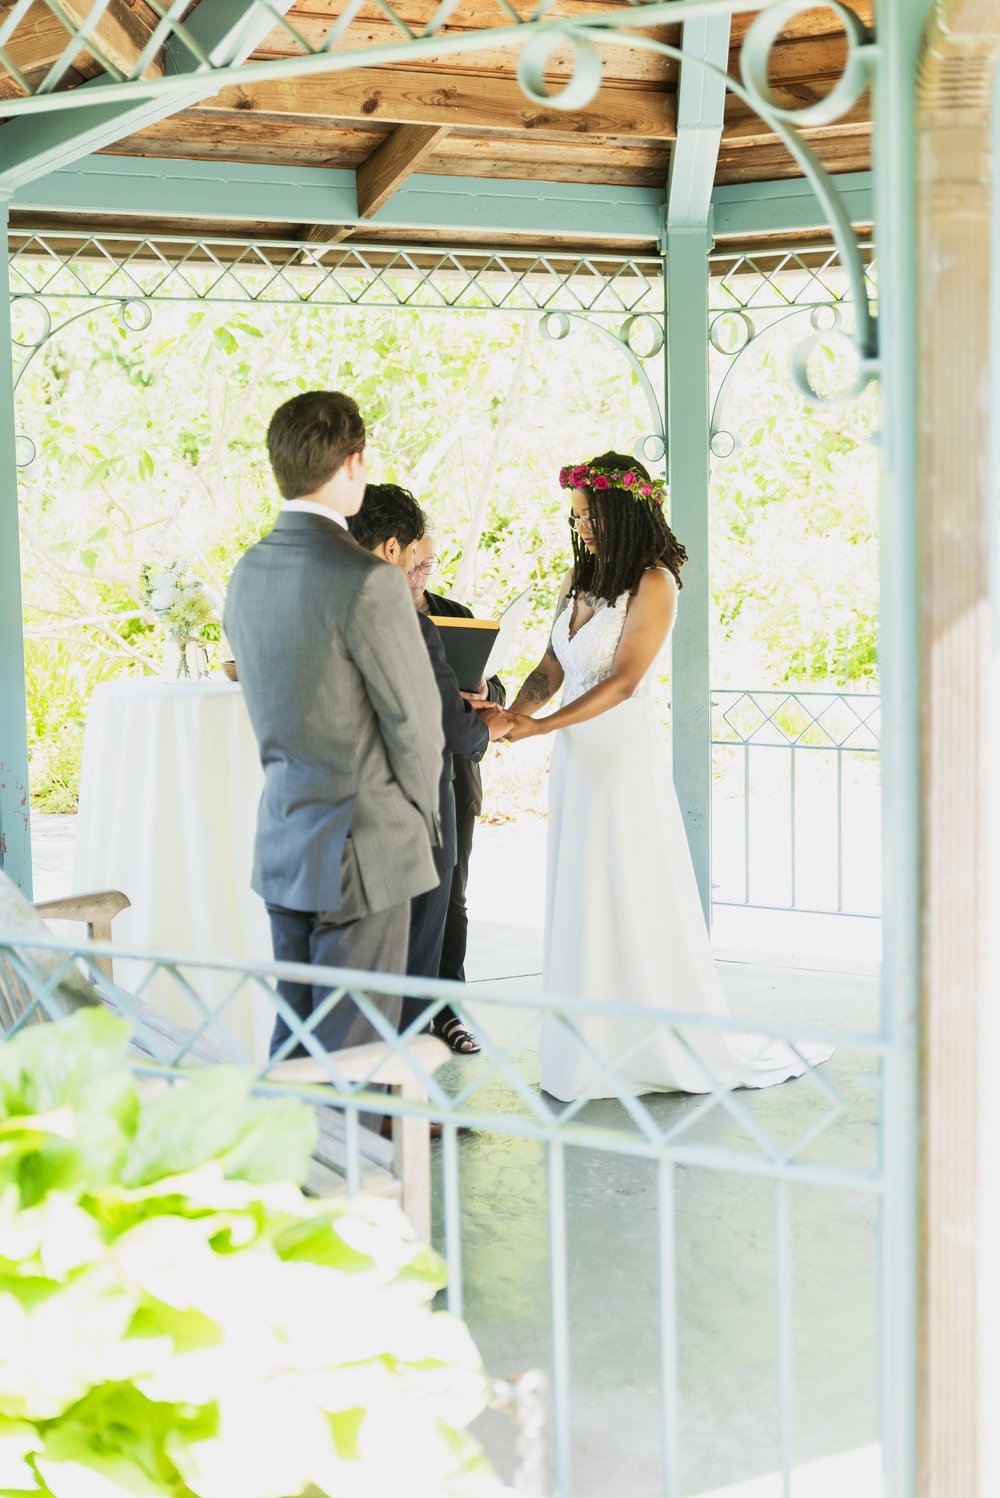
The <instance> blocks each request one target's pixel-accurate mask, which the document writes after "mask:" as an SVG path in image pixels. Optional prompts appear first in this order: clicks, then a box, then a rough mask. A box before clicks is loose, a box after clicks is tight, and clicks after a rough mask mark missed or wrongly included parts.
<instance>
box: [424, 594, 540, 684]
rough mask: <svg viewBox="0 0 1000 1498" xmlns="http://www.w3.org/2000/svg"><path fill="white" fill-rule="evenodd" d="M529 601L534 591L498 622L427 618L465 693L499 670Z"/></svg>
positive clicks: (511, 606) (512, 605) (510, 607)
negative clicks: (438, 633) (439, 633)
mask: <svg viewBox="0 0 1000 1498" xmlns="http://www.w3.org/2000/svg"><path fill="white" fill-rule="evenodd" d="M530 600H531V589H530V588H525V590H524V592H523V593H519V594H518V595H517V597H516V598H515V599H514V601H513V603H510V604H508V605H507V607H506V608H505V609H504V611H503V613H502V614H501V616H500V618H499V619H463V618H451V617H448V618H445V617H444V616H443V615H440V614H429V615H428V618H429V619H430V621H431V623H432V624H436V625H437V627H438V629H439V630H440V631H441V640H442V643H443V644H444V653H445V656H446V658H447V661H448V664H449V666H450V667H451V669H452V670H453V671H454V673H455V675H456V676H457V677H458V685H459V687H460V689H461V690H462V691H463V692H474V691H475V690H476V688H477V687H478V685H479V683H480V682H481V681H482V680H483V679H484V678H485V679H487V680H488V679H489V678H490V677H491V676H495V675H496V673H497V672H498V671H499V670H500V667H501V666H502V665H503V663H504V661H505V660H506V659H507V656H508V655H509V653H510V649H511V646H512V645H513V643H514V636H515V635H516V634H517V631H518V628H519V627H520V623H521V620H522V619H523V618H524V615H525V612H526V611H527V608H528V603H529V602H530Z"/></svg>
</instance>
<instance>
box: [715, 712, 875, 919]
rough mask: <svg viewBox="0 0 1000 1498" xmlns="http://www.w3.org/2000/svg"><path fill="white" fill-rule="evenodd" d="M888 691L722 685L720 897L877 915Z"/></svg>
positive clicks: (718, 726)
mask: <svg viewBox="0 0 1000 1498" xmlns="http://www.w3.org/2000/svg"><path fill="white" fill-rule="evenodd" d="M880 712H881V698H880V697H878V696H877V695H875V694H867V693H860V692H836V691H830V692H822V691H807V692H799V691H789V690H782V689H780V688H769V689H768V690H766V691H762V690H757V689H747V688H726V689H718V688H717V689H716V690H714V691H713V693H712V754H713V798H712V819H713V862H712V875H713V887H714V891H715V893H714V899H715V901H716V903H718V904H722V905H743V906H753V907H757V908H764V909H770V910H789V911H799V912H807V913H810V914H819V915H854V916H867V917H877V916H878V915H879V914H880V911H881V892H880V836H881V834H880V821H881V812H880V785H879V771H880V762H879V732H880Z"/></svg>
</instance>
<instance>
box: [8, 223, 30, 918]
mask: <svg viewBox="0 0 1000 1498" xmlns="http://www.w3.org/2000/svg"><path fill="white" fill-rule="evenodd" d="M0 229H2V236H3V244H2V245H0V348H4V349H9V348H10V346H11V337H10V284H9V279H8V266H7V205H6V203H3V204H2V206H0ZM15 431H16V426H15V421H14V370H13V365H12V362H11V358H10V355H9V354H7V356H6V357H5V358H4V359H2V360H0V432H2V433H3V439H2V441H0V454H2V457H0V869H2V870H3V872H4V873H5V874H6V875H7V876H8V877H9V878H10V879H13V881H14V883H15V884H18V885H20V887H21V889H22V890H23V891H24V893H25V894H26V895H27V896H28V898H29V899H30V898H31V821H30V814H29V809H28V739H27V715H26V712H25V702H24V632H23V624H22V615H21V546H20V538H19V535H18V519H17V466H16V463H15V452H14V433H15Z"/></svg>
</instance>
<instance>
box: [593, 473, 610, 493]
mask: <svg viewBox="0 0 1000 1498" xmlns="http://www.w3.org/2000/svg"><path fill="white" fill-rule="evenodd" d="M594 488H595V489H610V488H611V485H610V484H609V483H608V481H607V479H606V478H605V477H604V474H603V473H599V474H598V475H597V477H596V478H595V480H594Z"/></svg>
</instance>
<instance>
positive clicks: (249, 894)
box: [74, 678, 274, 1061]
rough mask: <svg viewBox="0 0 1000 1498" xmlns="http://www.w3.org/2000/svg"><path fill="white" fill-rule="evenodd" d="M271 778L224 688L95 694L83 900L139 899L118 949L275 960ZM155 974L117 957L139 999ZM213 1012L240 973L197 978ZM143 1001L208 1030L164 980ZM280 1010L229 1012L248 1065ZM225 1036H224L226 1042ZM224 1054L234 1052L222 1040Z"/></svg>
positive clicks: (122, 922)
mask: <svg viewBox="0 0 1000 1498" xmlns="http://www.w3.org/2000/svg"><path fill="white" fill-rule="evenodd" d="M262 786H263V774H262V771H261V768H260V760H259V757H258V754H257V742H256V740H255V738H254V735H253V730H252V729H251V727H250V720H249V718H248V716H247V710H246V705H245V703H244V701H243V693H242V691H241V690H240V688H239V686H238V685H237V684H236V683H234V682H229V681H223V680H218V681H215V680H205V681H176V682H174V681H163V680H156V679H152V678H125V679H123V680H120V681H112V682H105V683H104V684H103V685H101V686H99V687H98V688H97V690H96V691H95V692H94V695H93V698H92V700H91V704H90V710H89V712H88V714H87V727H86V734H85V737H84V746H83V770H82V775H81V780H80V810H79V820H78V827H77V845H76V867H75V871H74V883H75V887H76V890H77V891H78V892H79V893H83V892H85V891H87V890H97V889H120V890H122V891H123V892H124V893H125V894H126V895H127V896H128V898H129V899H130V900H131V902H132V905H131V908H130V909H129V910H126V911H123V912H122V914H121V915H120V916H118V917H117V919H116V921H115V927H114V935H115V940H116V941H120V942H121V943H123V944H124V945H128V946H138V947H153V948H159V949H161V950H164V949H165V950H167V951H170V952H179V953H182V954H184V955H185V956H191V957H194V958H197V957H230V958H237V959H240V960H241V961H258V960H266V959H268V958H270V956H271V940H270V928H269V925H268V919H267V912H266V910H265V909H264V905H263V902H262V901H261V900H260V899H259V897H258V896H257V895H255V894H254V893H253V891H252V890H251V888H250V871H251V866H252V861H253V839H254V832H255V829H256V824H257V803H258V801H259V799H260V793H261V789H262ZM147 970H148V969H147V967H146V965H144V964H141V963H137V962H131V961H129V962H126V961H120V962H118V963H116V964H115V979H116V981H117V982H118V983H119V984H120V985H121V986H122V987H123V988H126V989H129V990H134V989H135V988H136V987H137V986H138V984H139V982H141V980H142V977H143V976H144V974H145V973H146V971H147ZM186 975H187V976H189V979H190V981H191V982H192V986H194V987H195V988H196V990H197V992H198V993H199V994H200V995H201V997H202V998H203V999H204V1000H205V1001H206V1002H207V1003H209V1004H210V1005H213V1006H214V1005H215V1004H218V1003H221V1001H222V999H223V998H224V997H225V995H226V994H227V993H228V992H229V991H230V989H231V988H232V986H233V982H234V976H233V974H231V973H215V974H213V973H212V972H211V971H210V970H207V969H197V968H196V967H192V968H191V969H190V970H186ZM142 997H143V998H144V999H146V1000H147V1001H148V1002H149V1003H151V1004H154V1005H155V1006H156V1007H157V1008H160V1009H162V1010H163V1011H164V1012H165V1013H167V1014H169V1015H170V1016H171V1018H173V1019H175V1020H177V1021H178V1022H180V1023H183V1024H196V1023H198V1022H199V1021H200V1018H201V1016H199V1015H198V1013H197V1010H196V1008H195V1006H194V1005H192V1003H191V1001H190V999H187V998H185V997H184V995H183V993H182V992H181V990H180V989H179V988H178V986H177V985H176V984H175V983H174V982H173V981H172V980H171V978H170V977H169V975H167V974H163V973H160V974H157V975H156V977H155V978H154V979H153V981H152V983H151V984H150V985H149V987H148V988H147V989H146V990H144V992H143V994H142ZM273 1020H274V1012H273V1009H272V1008H271V1006H270V1004H269V1002H268V1000H267V996H266V995H265V994H264V993H262V992H261V991H260V989H259V987H256V991H255V992H252V991H251V988H250V987H247V988H246V989H245V990H244V992H243V993H242V994H240V995H239V996H238V997H237V998H236V999H234V1000H233V1001H232V1003H230V1004H229V1005H228V1006H227V1007H226V1008H225V1009H224V1011H223V1013H222V1015H221V1016H220V1020H219V1023H220V1024H221V1025H222V1026H223V1027H224V1029H225V1031H226V1034H227V1035H228V1036H229V1037H230V1038H231V1040H232V1041H233V1042H235V1044H236V1046H237V1047H238V1049H239V1052H240V1055H241V1057H242V1059H244V1060H245V1061H252V1060H260V1059H262V1058H263V1057H264V1056H265V1055H266V1054H267V1042H268V1038H269V1036H270V1032H271V1027H272V1024H273ZM220 1039H221V1037H220ZM223 1044H224V1042H223Z"/></svg>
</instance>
